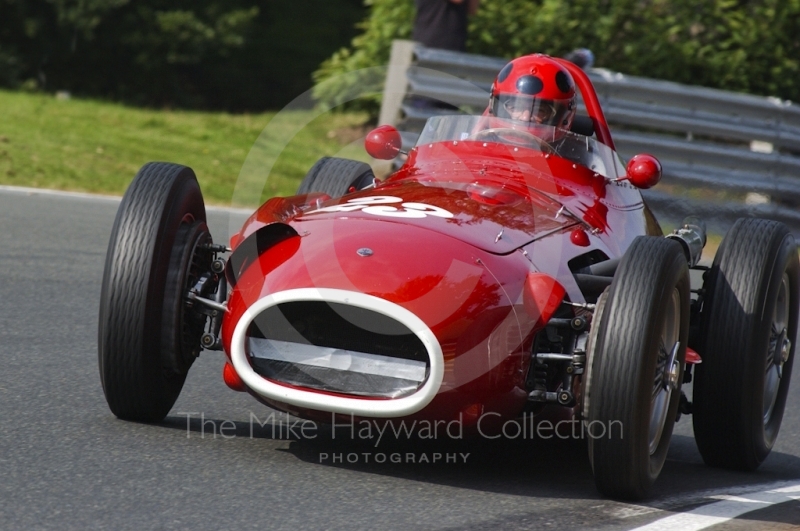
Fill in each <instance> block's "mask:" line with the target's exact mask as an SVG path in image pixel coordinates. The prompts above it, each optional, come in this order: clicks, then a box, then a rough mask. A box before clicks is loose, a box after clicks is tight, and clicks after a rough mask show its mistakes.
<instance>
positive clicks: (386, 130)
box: [364, 125, 403, 160]
mask: <svg viewBox="0 0 800 531" xmlns="http://www.w3.org/2000/svg"><path fill="white" fill-rule="evenodd" d="M402 145H403V140H402V138H400V133H399V132H398V131H397V129H395V128H394V127H392V126H391V125H381V126H380V127H376V128H375V129H373V130H372V131H370V132H369V134H367V138H365V139H364V148H366V150H367V153H369V155H370V157H372V158H376V159H379V160H391V159H393V158H395V157H396V156H397V154H398V153H400V148H401V147H402Z"/></svg>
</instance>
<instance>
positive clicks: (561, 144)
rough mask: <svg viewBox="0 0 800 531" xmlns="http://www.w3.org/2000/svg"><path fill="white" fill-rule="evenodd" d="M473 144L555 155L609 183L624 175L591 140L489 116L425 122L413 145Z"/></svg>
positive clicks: (614, 160) (606, 151)
mask: <svg viewBox="0 0 800 531" xmlns="http://www.w3.org/2000/svg"><path fill="white" fill-rule="evenodd" d="M463 140H474V141H482V142H498V143H502V144H507V145H510V146H514V147H523V148H529V149H535V150H539V151H542V152H544V153H550V154H555V155H557V156H559V157H562V158H564V159H567V160H570V161H572V162H575V163H577V164H580V165H582V166H585V167H587V168H589V169H590V170H592V171H593V172H595V173H598V174H600V175H602V176H604V177H607V178H610V179H616V178H619V177H623V176H624V175H625V167H624V166H623V164H622V161H620V159H619V157H618V156H617V154H616V153H615V152H614V150H613V149H611V148H609V147H608V146H606V145H605V144H603V143H601V142H598V141H597V140H595V139H594V138H591V137H588V136H583V135H579V134H577V133H573V132H570V131H566V130H564V129H559V128H557V127H553V126H550V125H533V124H523V123H521V122H517V121H513V120H507V119H503V118H495V117H492V116H467V115H447V116H436V117H433V118H430V119H428V122H427V123H426V124H425V128H424V129H423V130H422V133H421V134H420V136H419V139H418V140H417V145H418V146H420V145H424V144H432V143H435V142H447V141H463Z"/></svg>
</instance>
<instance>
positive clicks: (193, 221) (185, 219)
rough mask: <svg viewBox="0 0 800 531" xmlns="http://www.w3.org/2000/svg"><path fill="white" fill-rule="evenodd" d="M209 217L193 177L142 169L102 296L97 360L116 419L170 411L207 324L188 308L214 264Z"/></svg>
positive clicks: (117, 227) (123, 213) (127, 200)
mask: <svg viewBox="0 0 800 531" xmlns="http://www.w3.org/2000/svg"><path fill="white" fill-rule="evenodd" d="M205 220H206V213H205V206H204V203H203V197H202V195H201V193H200V187H199V185H198V184H197V179H196V178H195V175H194V172H193V171H192V170H191V169H189V168H187V167H185V166H179V165H177V164H168V163H150V164H147V165H145V166H144V167H142V169H141V170H140V171H139V173H138V174H137V175H136V177H135V178H134V180H133V182H132V183H131V185H130V186H129V187H128V190H127V191H126V192H125V196H124V197H123V199H122V203H121V204H120V207H119V210H118V211H117V217H116V220H115V221H114V226H113V228H112V230H111V238H110V240H109V245H108V252H107V255H106V265H105V272H104V275H103V285H102V290H101V295H100V321H99V329H98V361H99V366H100V378H101V381H102V384H103V392H104V393H105V396H106V401H107V402H108V405H109V407H110V409H111V411H112V412H113V413H114V414H115V415H116V416H117V417H119V418H122V419H127V420H137V421H145V422H157V421H159V420H161V419H163V418H164V417H165V416H166V414H167V413H168V412H169V410H170V408H171V407H172V405H173V404H174V403H175V400H176V399H177V398H178V394H179V393H180V391H181V388H182V387H183V382H184V380H185V378H186V374H187V372H188V370H189V367H190V366H191V364H192V362H193V361H194V359H195V358H196V357H197V355H198V354H199V351H200V335H202V333H203V327H204V325H205V318H204V317H203V316H198V315H196V314H194V313H192V312H191V311H190V310H188V309H187V308H186V305H185V304H184V295H185V293H186V291H187V289H188V287H189V285H190V284H193V283H194V282H196V281H197V278H198V275H199V272H200V271H201V270H203V269H205V268H207V267H209V265H210V261H211V259H212V255H211V253H210V252H209V251H207V250H206V249H204V248H203V244H205V243H211V236H210V234H209V232H208V228H207V227H206V223H205Z"/></svg>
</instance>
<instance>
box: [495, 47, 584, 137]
mask: <svg viewBox="0 0 800 531" xmlns="http://www.w3.org/2000/svg"><path fill="white" fill-rule="evenodd" d="M575 107H576V96H575V82H574V81H573V79H572V76H571V75H570V73H569V71H567V69H566V68H565V67H564V66H562V65H561V64H559V63H558V62H557V61H555V60H554V59H553V58H552V57H549V56H547V55H543V54H533V55H525V56H523V57H518V58H517V59H514V60H513V61H511V62H510V63H508V64H507V65H506V66H504V67H503V69H502V70H500V72H499V73H498V74H497V78H496V79H495V80H494V84H493V85H492V94H491V97H490V99H489V110H490V112H491V114H492V115H494V116H497V117H498V118H509V119H511V120H516V121H521V122H529V123H531V124H543V125H552V126H556V127H560V128H562V129H569V127H570V125H572V119H573V118H574V116H575Z"/></svg>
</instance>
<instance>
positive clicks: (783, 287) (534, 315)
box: [99, 62, 800, 499]
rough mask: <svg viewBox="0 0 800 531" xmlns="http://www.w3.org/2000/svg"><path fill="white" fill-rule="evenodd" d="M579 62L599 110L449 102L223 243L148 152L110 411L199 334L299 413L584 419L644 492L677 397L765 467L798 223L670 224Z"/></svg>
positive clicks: (578, 75)
mask: <svg viewBox="0 0 800 531" xmlns="http://www.w3.org/2000/svg"><path fill="white" fill-rule="evenodd" d="M564 66H565V67H566V68H568V69H569V71H570V73H571V74H572V75H573V77H574V79H575V83H576V85H577V87H578V88H579V89H580V93H581V95H582V99H583V102H584V105H585V108H586V113H585V116H584V117H583V118H580V117H578V119H576V122H575V125H574V126H573V131H572V132H564V131H556V130H555V129H553V131H551V132H550V133H549V134H550V137H548V136H547V135H543V134H542V131H543V128H540V129H539V131H538V133H537V135H532V134H530V133H528V132H525V131H522V130H519V129H518V128H516V127H515V126H514V125H513V124H510V123H506V122H504V120H503V119H501V118H494V119H492V121H491V122H490V123H489V124H488V126H487V118H486V117H485V116H484V117H480V116H465V115H452V116H438V117H435V118H431V119H430V120H429V121H428V123H427V125H426V127H425V129H424V130H423V132H422V134H421V136H420V137H419V140H418V142H417V143H416V145H415V146H414V147H413V149H411V150H410V151H409V152H408V153H407V160H406V162H405V164H404V165H403V166H402V167H401V168H400V169H399V170H398V171H396V172H395V173H394V174H392V175H391V176H389V177H388V178H386V179H385V180H383V181H378V180H377V179H375V177H374V175H373V172H372V171H371V169H370V167H369V166H368V165H366V164H364V163H362V162H356V161H352V160H345V159H338V158H323V159H321V160H320V161H319V162H318V163H317V164H315V165H314V167H313V168H312V169H311V170H310V172H309V173H308V174H307V176H306V177H305V180H304V181H303V182H302V184H301V186H300V189H299V191H298V193H297V195H296V196H293V197H287V198H283V197H276V198H273V199H270V200H268V201H267V202H266V203H264V204H263V205H262V206H261V207H260V208H259V209H258V210H257V211H256V212H255V213H254V214H253V215H252V216H251V217H250V218H249V219H248V220H247V222H246V223H245V224H244V226H243V227H242V228H241V230H240V231H239V232H238V233H237V234H234V235H233V237H232V238H231V241H230V245H229V246H228V245H226V244H218V243H213V242H212V239H211V236H210V233H209V230H208V228H207V226H206V214H205V207H204V202H203V198H202V195H201V192H200V188H199V186H198V184H197V181H196V179H195V175H194V173H193V172H192V170H191V169H189V168H187V167H184V166H180V165H176V164H169V163H150V164H147V165H145V166H144V167H143V168H142V169H141V170H140V172H139V173H138V174H137V175H136V178H135V179H134V180H133V182H132V184H131V185H130V187H129V188H128V190H127V192H126V193H125V196H124V198H123V200H122V203H121V205H120V207H119V211H118V214H117V217H116V221H115V223H114V227H113V230H112V234H111V239H110V243H109V248H108V255H107V258H106V265H105V276H104V279H103V286H102V295H101V307H100V323H99V365H100V374H101V379H102V384H103V390H104V392H105V396H106V399H107V401H108V404H109V406H110V408H111V411H112V412H113V413H114V414H115V415H116V416H118V417H119V418H122V419H128V420H135V421H145V422H158V421H160V420H161V419H163V418H164V417H165V416H166V415H167V414H168V412H169V411H170V408H171V407H172V406H173V404H174V402H175V400H176V398H177V396H178V394H179V392H180V390H181V387H182V385H183V383H184V380H185V378H186V375H187V372H188V370H189V368H190V366H191V365H192V362H193V361H194V360H195V359H196V358H197V356H198V355H199V353H200V352H201V350H203V349H208V350H223V351H224V354H225V356H226V364H225V366H224V371H223V377H224V381H225V383H227V384H228V386H229V387H231V388H233V389H235V390H239V391H246V392H248V393H250V394H251V395H252V396H254V397H255V398H256V399H257V400H259V401H261V402H263V403H264V404H267V405H269V406H271V407H274V408H277V409H279V410H282V411H286V412H289V413H291V414H293V415H297V416H299V417H302V418H308V419H313V420H321V421H327V422H331V421H332V419H336V418H338V417H337V416H351V415H352V416H353V417H354V418H358V419H385V421H387V422H391V421H393V420H397V419H428V420H436V421H448V422H449V421H453V420H458V421H459V422H462V423H463V424H464V426H465V427H466V428H468V429H469V428H473V429H474V428H479V429H480V430H483V431H484V432H485V431H486V430H489V429H495V430H497V429H502V427H501V424H499V423H503V422H506V421H509V420H513V419H516V418H518V417H520V416H521V415H523V414H526V413H528V414H532V415H537V416H538V417H537V418H554V416H555V417H556V418H559V416H560V418H576V419H579V420H580V421H581V423H582V426H583V428H584V429H585V430H587V431H588V433H589V435H590V436H589V437H588V441H589V457H590V460H591V463H592V467H593V471H594V476H595V479H596V484H597V486H598V488H599V490H600V491H601V492H602V493H604V494H606V495H608V496H612V497H620V498H628V499H636V498H641V497H643V496H645V495H646V494H647V492H648V489H649V488H650V486H651V485H652V483H653V482H654V481H655V479H656V478H657V476H658V475H659V473H660V471H661V469H662V466H663V464H664V462H665V459H666V455H667V449H668V446H669V442H670V438H671V435H672V431H673V426H674V424H675V422H676V420H677V419H678V418H679V417H680V415H681V414H682V413H683V414H688V413H691V414H692V415H693V422H694V431H695V437H696V440H697V444H698V446H699V448H700V452H701V454H702V456H703V459H704V460H705V461H706V462H707V463H708V464H710V465H712V466H720V467H728V468H735V469H748V470H752V469H755V468H756V467H758V466H759V465H760V464H761V462H762V461H763V460H764V459H765V458H766V456H767V455H768V453H769V452H770V449H771V448H772V446H773V443H774V442H775V439H776V437H777V435H778V430H779V428H780V424H781V418H782V416H783V411H784V407H785V404H786V397H787V393H788V389H789V380H790V376H791V368H792V363H793V359H794V350H795V349H794V345H795V338H796V336H797V323H798V288H799V287H800V284H799V283H798V280H800V277H798V274H800V265H799V264H798V253H797V247H796V244H795V240H794V237H793V236H792V234H791V233H790V231H789V230H788V229H787V227H785V226H784V225H782V224H780V223H777V222H773V221H767V220H760V219H741V220H739V221H737V222H736V223H735V224H734V225H733V227H732V228H731V229H730V230H729V232H728V233H727V235H726V236H725V238H724V240H723V241H722V243H721V245H720V247H719V249H718V251H717V252H716V255H715V257H714V261H713V265H711V266H710V267H700V266H699V265H698V261H699V258H700V255H701V252H702V249H703V246H704V244H705V231H704V229H703V227H702V223H700V222H697V221H692V220H689V221H687V222H686V223H684V224H683V225H682V226H680V227H679V228H678V229H676V230H675V231H674V232H673V233H671V234H668V235H666V236H665V235H664V234H663V232H662V229H661V227H660V226H659V224H658V223H657V221H656V219H655V217H654V216H653V214H652V213H651V211H650V210H649V208H648V206H647V205H646V204H645V202H644V201H643V199H642V195H641V193H640V191H639V189H640V188H647V187H650V186H652V185H654V184H655V183H656V182H657V181H658V180H659V178H660V173H661V168H660V165H659V163H658V161H657V160H656V159H655V158H654V157H652V156H649V155H646V154H643V155H637V156H635V157H633V158H632V159H631V160H630V162H629V163H628V164H627V166H625V165H623V164H622V162H621V161H620V159H619V157H618V156H617V154H616V153H615V150H614V143H613V141H612V138H611V134H610V132H609V128H608V125H607V123H606V121H605V119H604V117H603V113H602V110H601V108H600V105H599V102H598V99H597V96H596V94H595V92H594V90H593V88H592V85H591V82H590V81H589V79H588V77H587V76H586V75H585V74H584V73H583V72H582V71H581V70H580V69H579V68H577V67H575V66H574V65H572V64H570V63H566V62H564ZM366 147H367V151H368V152H369V153H370V154H371V155H372V156H373V157H376V158H383V159H390V158H393V157H395V156H396V155H397V153H398V151H399V150H400V136H399V134H398V133H397V131H396V130H395V129H393V128H391V127H388V126H383V127H379V128H378V129H376V130H374V131H373V132H372V133H370V135H369V136H368V137H367V140H366ZM226 243H227V242H226ZM690 269H700V270H703V273H702V279H703V280H702V283H701V284H702V285H697V286H695V289H692V286H690V283H691V282H690V274H689V271H690ZM698 282H699V281H698ZM692 380H693V381H694V383H693V393H692V400H691V402H690V401H689V400H688V399H687V397H686V395H685V394H684V393H683V392H682V390H681V386H682V384H684V383H686V382H689V381H692ZM548 415H549V417H548ZM492 426H494V427H493V428H492ZM601 429H602V436H596V435H598V434H600V433H601V431H600V430H601ZM584 433H586V432H584Z"/></svg>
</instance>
